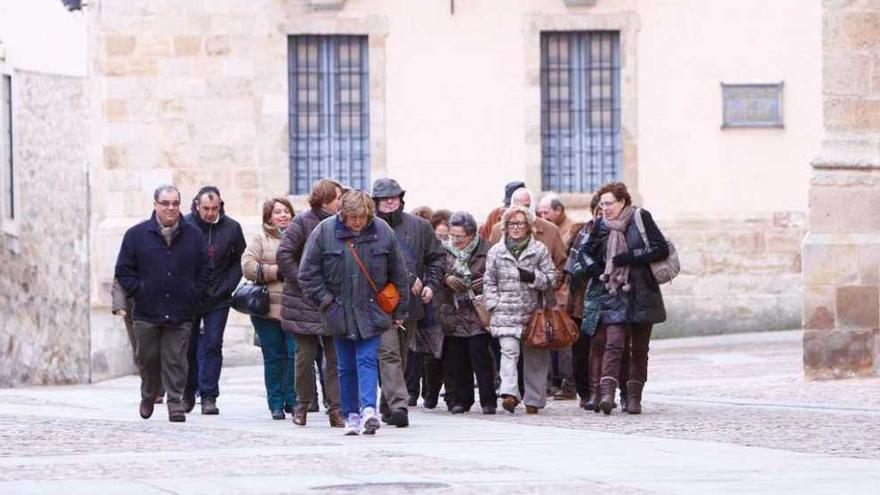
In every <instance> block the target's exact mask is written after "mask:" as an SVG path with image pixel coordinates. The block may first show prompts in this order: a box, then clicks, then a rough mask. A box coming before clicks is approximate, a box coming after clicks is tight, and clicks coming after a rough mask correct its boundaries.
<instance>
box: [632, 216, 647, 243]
mask: <svg viewBox="0 0 880 495" xmlns="http://www.w3.org/2000/svg"><path fill="white" fill-rule="evenodd" d="M634 216H635V217H636V227H637V228H638V229H639V235H640V236H642V242H644V243H645V247H646V248H647V247H650V244H648V233H647V232H645V220H644V219H643V218H642V209H641V208H637V209H636V214H635V215H634Z"/></svg>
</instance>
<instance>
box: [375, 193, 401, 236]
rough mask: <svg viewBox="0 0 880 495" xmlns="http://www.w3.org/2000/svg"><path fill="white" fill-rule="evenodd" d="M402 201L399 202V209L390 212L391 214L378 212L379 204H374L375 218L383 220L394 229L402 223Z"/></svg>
mask: <svg viewBox="0 0 880 495" xmlns="http://www.w3.org/2000/svg"><path fill="white" fill-rule="evenodd" d="M403 205H404V203H403V200H402V199H401V200H400V208H398V209H396V210H394V211H392V212H391V213H383V212H381V211H379V203H376V216H377V217H379V218H381V219H382V220H385V221H386V222H387V223H388V225H390V226H391V228H392V229H393V228H395V227H397V226H398V225H400V224H402V223H403Z"/></svg>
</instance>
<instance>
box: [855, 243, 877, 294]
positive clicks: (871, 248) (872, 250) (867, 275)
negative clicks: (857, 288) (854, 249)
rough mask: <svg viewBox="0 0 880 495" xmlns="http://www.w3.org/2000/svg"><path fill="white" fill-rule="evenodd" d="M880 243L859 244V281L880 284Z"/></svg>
mask: <svg viewBox="0 0 880 495" xmlns="http://www.w3.org/2000/svg"><path fill="white" fill-rule="evenodd" d="M878 269H880V245H868V246H859V283H860V284H861V285H880V273H878Z"/></svg>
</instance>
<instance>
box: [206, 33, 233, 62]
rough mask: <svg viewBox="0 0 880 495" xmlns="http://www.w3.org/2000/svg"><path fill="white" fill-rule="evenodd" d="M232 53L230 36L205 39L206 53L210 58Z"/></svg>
mask: <svg viewBox="0 0 880 495" xmlns="http://www.w3.org/2000/svg"><path fill="white" fill-rule="evenodd" d="M230 51H231V47H230V42H229V36H226V35H217V36H210V37H208V38H206V39H205V53H206V54H207V55H209V56H212V57H216V56H223V55H229V52H230Z"/></svg>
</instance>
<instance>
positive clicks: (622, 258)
mask: <svg viewBox="0 0 880 495" xmlns="http://www.w3.org/2000/svg"><path fill="white" fill-rule="evenodd" d="M611 262H612V263H614V266H626V265H631V264H632V262H633V255H632V253H630V252H626V253H620V254H618V255H617V256H615V257H613V258H611Z"/></svg>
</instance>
